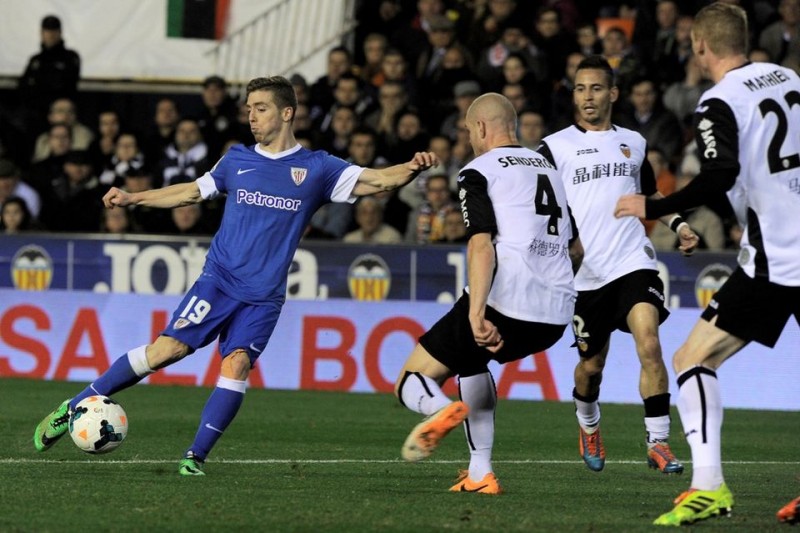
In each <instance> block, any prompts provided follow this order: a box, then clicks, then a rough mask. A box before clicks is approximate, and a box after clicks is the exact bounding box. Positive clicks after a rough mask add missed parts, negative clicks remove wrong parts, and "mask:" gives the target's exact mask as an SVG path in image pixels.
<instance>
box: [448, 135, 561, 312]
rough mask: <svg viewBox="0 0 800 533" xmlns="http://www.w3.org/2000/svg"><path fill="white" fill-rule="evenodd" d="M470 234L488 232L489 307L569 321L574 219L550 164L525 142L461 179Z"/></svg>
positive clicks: (480, 161) (474, 164) (482, 161)
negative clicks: (491, 257)
mask: <svg viewBox="0 0 800 533" xmlns="http://www.w3.org/2000/svg"><path fill="white" fill-rule="evenodd" d="M458 186H459V190H458V198H459V203H460V205H461V212H462V215H463V218H464V223H465V224H466V226H467V234H468V235H469V236H472V235H474V234H476V233H491V234H492V236H493V237H494V243H495V252H496V255H497V265H496V270H495V276H494V280H493V281H492V287H491V290H490V291H489V298H488V302H487V303H488V304H489V305H490V306H492V307H493V308H494V309H496V310H497V311H499V312H501V313H503V314H504V315H506V316H508V317H511V318H516V319H519V320H527V321H530V322H542V323H545V324H568V323H570V322H571V321H572V314H573V310H574V306H575V290H574V287H573V281H572V277H573V276H572V262H571V261H570V258H569V241H570V239H571V238H572V235H573V234H572V223H571V220H570V215H569V210H568V209H567V197H566V192H565V191H564V186H563V185H562V184H561V182H560V181H559V179H558V178H557V176H556V173H555V169H554V168H553V166H552V164H551V163H550V162H549V161H547V160H546V159H545V158H544V157H542V156H541V155H540V154H538V153H536V152H534V151H533V150H529V149H528V148H523V147H521V146H507V147H500V148H495V149H493V150H490V151H488V152H486V153H485V154H482V155H481V156H479V157H477V158H475V159H473V160H472V161H471V162H470V163H469V164H468V165H466V166H465V167H464V168H463V169H462V170H461V172H460V173H459V176H458Z"/></svg>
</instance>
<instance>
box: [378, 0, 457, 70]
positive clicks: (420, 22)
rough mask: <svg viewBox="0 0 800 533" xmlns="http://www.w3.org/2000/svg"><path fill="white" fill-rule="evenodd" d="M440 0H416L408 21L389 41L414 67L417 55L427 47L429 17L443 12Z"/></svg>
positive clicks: (429, 28)
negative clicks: (411, 15) (413, 12)
mask: <svg viewBox="0 0 800 533" xmlns="http://www.w3.org/2000/svg"><path fill="white" fill-rule="evenodd" d="M444 7H445V6H444V2H443V1H442V0H417V3H416V8H417V12H416V14H415V15H414V17H413V18H412V19H411V20H410V22H409V23H408V24H406V25H404V26H402V27H401V28H399V29H398V30H397V31H396V32H395V33H394V35H392V36H391V37H390V39H389V40H390V41H391V42H392V44H393V45H394V46H396V47H397V48H398V49H400V50H401V51H402V52H403V56H404V57H405V58H406V61H408V64H409V65H412V66H413V67H416V65H417V62H418V61H419V57H420V56H421V55H422V53H423V52H424V51H425V49H426V48H427V47H428V32H430V30H431V19H433V18H434V17H436V16H439V15H443V14H444Z"/></svg>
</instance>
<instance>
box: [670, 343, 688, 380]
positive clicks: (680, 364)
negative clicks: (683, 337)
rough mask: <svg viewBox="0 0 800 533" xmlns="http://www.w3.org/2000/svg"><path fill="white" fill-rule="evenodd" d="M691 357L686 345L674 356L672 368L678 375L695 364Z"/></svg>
mask: <svg viewBox="0 0 800 533" xmlns="http://www.w3.org/2000/svg"><path fill="white" fill-rule="evenodd" d="M690 355H691V354H690V352H689V350H687V349H686V345H685V344H684V345H683V346H681V347H680V348H678V351H677V352H675V355H673V356H672V368H673V370H675V372H676V373H681V372H683V371H684V370H686V369H687V368H689V367H690V366H692V364H693V362H692V361H691V358H690Z"/></svg>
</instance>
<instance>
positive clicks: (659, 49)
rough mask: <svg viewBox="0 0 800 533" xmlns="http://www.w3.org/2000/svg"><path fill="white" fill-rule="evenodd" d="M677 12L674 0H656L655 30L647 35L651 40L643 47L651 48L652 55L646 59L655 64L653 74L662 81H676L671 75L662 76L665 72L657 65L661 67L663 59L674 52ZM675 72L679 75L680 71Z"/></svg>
mask: <svg viewBox="0 0 800 533" xmlns="http://www.w3.org/2000/svg"><path fill="white" fill-rule="evenodd" d="M679 14H680V12H679V10H678V4H677V3H676V2H675V0H658V2H657V3H656V31H655V34H654V35H651V36H649V39H648V40H650V41H651V42H648V43H646V46H645V49H646V50H648V51H649V50H652V57H650V58H646V59H648V60H649V61H651V62H652V64H653V65H655V66H656V70H655V72H654V74H656V75H658V76H659V80H660V81H661V82H662V83H671V82H673V81H676V80H675V79H674V78H672V77H666V78H662V77H661V76H663V75H665V74H666V73H665V72H663V71H661V70H660V69H659V67H663V66H664V65H665V59H667V58H671V57H672V56H673V54H674V52H675V47H676V45H677V39H676V37H675V34H676V30H677V22H678V15H679ZM676 74H678V75H680V72H676ZM678 79H680V78H678Z"/></svg>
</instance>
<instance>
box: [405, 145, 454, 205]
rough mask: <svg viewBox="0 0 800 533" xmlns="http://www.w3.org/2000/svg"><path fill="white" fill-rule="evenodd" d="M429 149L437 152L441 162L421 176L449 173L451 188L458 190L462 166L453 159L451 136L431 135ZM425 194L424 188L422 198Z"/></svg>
mask: <svg viewBox="0 0 800 533" xmlns="http://www.w3.org/2000/svg"><path fill="white" fill-rule="evenodd" d="M428 151H429V152H433V153H434V154H436V157H437V158H438V159H439V164H438V165H436V166H434V167H431V168H429V169H428V170H427V171H425V172H423V173H422V174H420V176H427V175H428V174H447V176H448V178H449V186H450V190H451V191H456V190H458V173H459V172H460V171H461V167H460V166H458V165H457V164H456V162H455V161H454V160H453V143H452V141H450V138H449V137H447V136H445V135H434V136H433V137H431V139H430V141H428ZM417 179H419V178H417ZM410 185H411V184H408V185H406V186H405V187H403V189H401V190H405V189H408V188H410ZM424 194H425V193H424V188H423V189H422V191H421V192H420V198H421V199H422V198H424ZM420 201H421V200H420Z"/></svg>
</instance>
